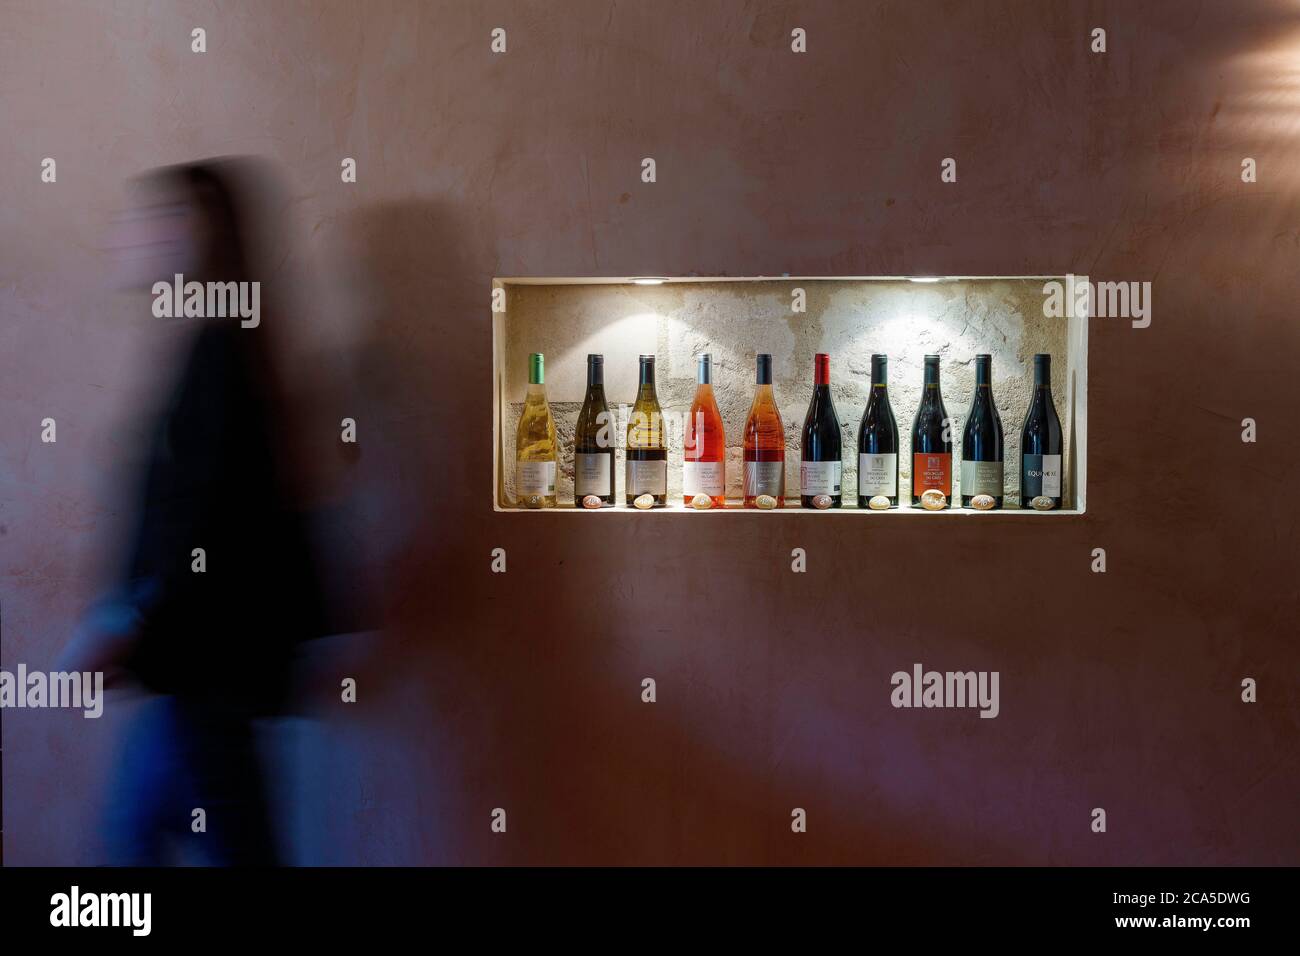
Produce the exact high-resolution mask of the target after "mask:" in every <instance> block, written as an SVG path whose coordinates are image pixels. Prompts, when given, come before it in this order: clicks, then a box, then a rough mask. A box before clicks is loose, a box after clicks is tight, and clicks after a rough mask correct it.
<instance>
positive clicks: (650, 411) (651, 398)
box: [623, 355, 668, 508]
mask: <svg viewBox="0 0 1300 956" xmlns="http://www.w3.org/2000/svg"><path fill="white" fill-rule="evenodd" d="M626 468H627V473H626V476H625V480H624V485H623V490H624V491H625V493H626V495H627V503H628V504H629V505H635V504H636V501H637V499H638V498H644V497H645V496H647V495H648V496H649V499H646V501H644V502H643V506H645V507H652V508H662V507H664V506H665V505H667V504H668V446H667V445H666V444H665V443H664V416H663V411H662V410H661V409H660V407H659V397H658V396H657V395H656V394H655V357H654V356H653V355H642V356H641V374H640V385H639V387H638V388H637V393H636V404H634V405H633V406H632V417H631V418H630V419H629V420H628V423H627V464H626Z"/></svg>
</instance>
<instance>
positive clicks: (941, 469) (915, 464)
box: [912, 452, 952, 498]
mask: <svg viewBox="0 0 1300 956" xmlns="http://www.w3.org/2000/svg"><path fill="white" fill-rule="evenodd" d="M931 488H934V489H937V490H938V491H942V492H943V493H944V494H945V495H947V496H948V497H949V498H951V497H952V452H939V453H937V454H919V455H913V456H912V489H913V494H918V495H919V494H921V493H922V492H925V491H929V490H930V489H931Z"/></svg>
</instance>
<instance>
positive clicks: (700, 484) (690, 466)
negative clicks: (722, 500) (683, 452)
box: [682, 461, 725, 498]
mask: <svg viewBox="0 0 1300 956" xmlns="http://www.w3.org/2000/svg"><path fill="white" fill-rule="evenodd" d="M724 490H725V475H724V472H723V463H722V462H720V461H687V462H683V463H682V494H684V495H687V496H688V497H694V496H695V495H708V496H709V497H710V498H719V497H721V496H722V493H723V492H724Z"/></svg>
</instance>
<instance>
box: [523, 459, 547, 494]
mask: <svg viewBox="0 0 1300 956" xmlns="http://www.w3.org/2000/svg"><path fill="white" fill-rule="evenodd" d="M515 494H516V495H553V494H555V462H553V461H519V462H515Z"/></svg>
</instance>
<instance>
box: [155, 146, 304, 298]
mask: <svg viewBox="0 0 1300 956" xmlns="http://www.w3.org/2000/svg"><path fill="white" fill-rule="evenodd" d="M133 184H134V186H135V187H136V188H137V189H138V190H140V191H142V192H146V193H149V192H161V193H164V194H165V195H168V196H175V197H179V198H181V199H182V201H185V202H188V203H189V204H191V205H192V206H193V207H194V208H195V209H196V210H198V212H199V216H200V218H201V220H202V225H201V230H202V235H201V236H200V237H199V241H200V243H201V245H200V248H199V262H198V264H197V266H196V269H197V274H196V275H194V276H193V277H192V278H194V279H196V280H199V281H208V280H221V281H224V282H242V281H250V280H259V281H265V280H266V279H267V278H269V276H268V275H267V274H266V272H267V270H266V269H265V268H264V267H263V266H264V264H265V263H267V262H269V261H270V260H271V258H272V256H273V255H274V252H273V247H274V246H275V245H276V241H277V230H276V229H275V228H273V226H274V224H275V223H276V222H277V215H276V211H277V210H278V209H279V207H280V206H281V205H282V203H280V202H278V201H277V198H278V197H279V196H280V195H282V190H281V189H280V188H279V185H278V177H277V176H276V175H275V174H274V171H273V169H272V167H271V165H270V164H269V163H267V162H265V161H263V160H257V159H253V158H251V157H243V156H220V157H214V158H212V159H204V160H198V161H196V162H191V163H179V164H177V165H174V166H160V167H158V168H157V169H151V170H149V171H148V172H145V173H143V174H142V175H140V176H138V177H137V178H136V179H135V180H134V181H133ZM262 291H263V294H265V293H266V292H267V290H266V289H265V288H263V290H262Z"/></svg>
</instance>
